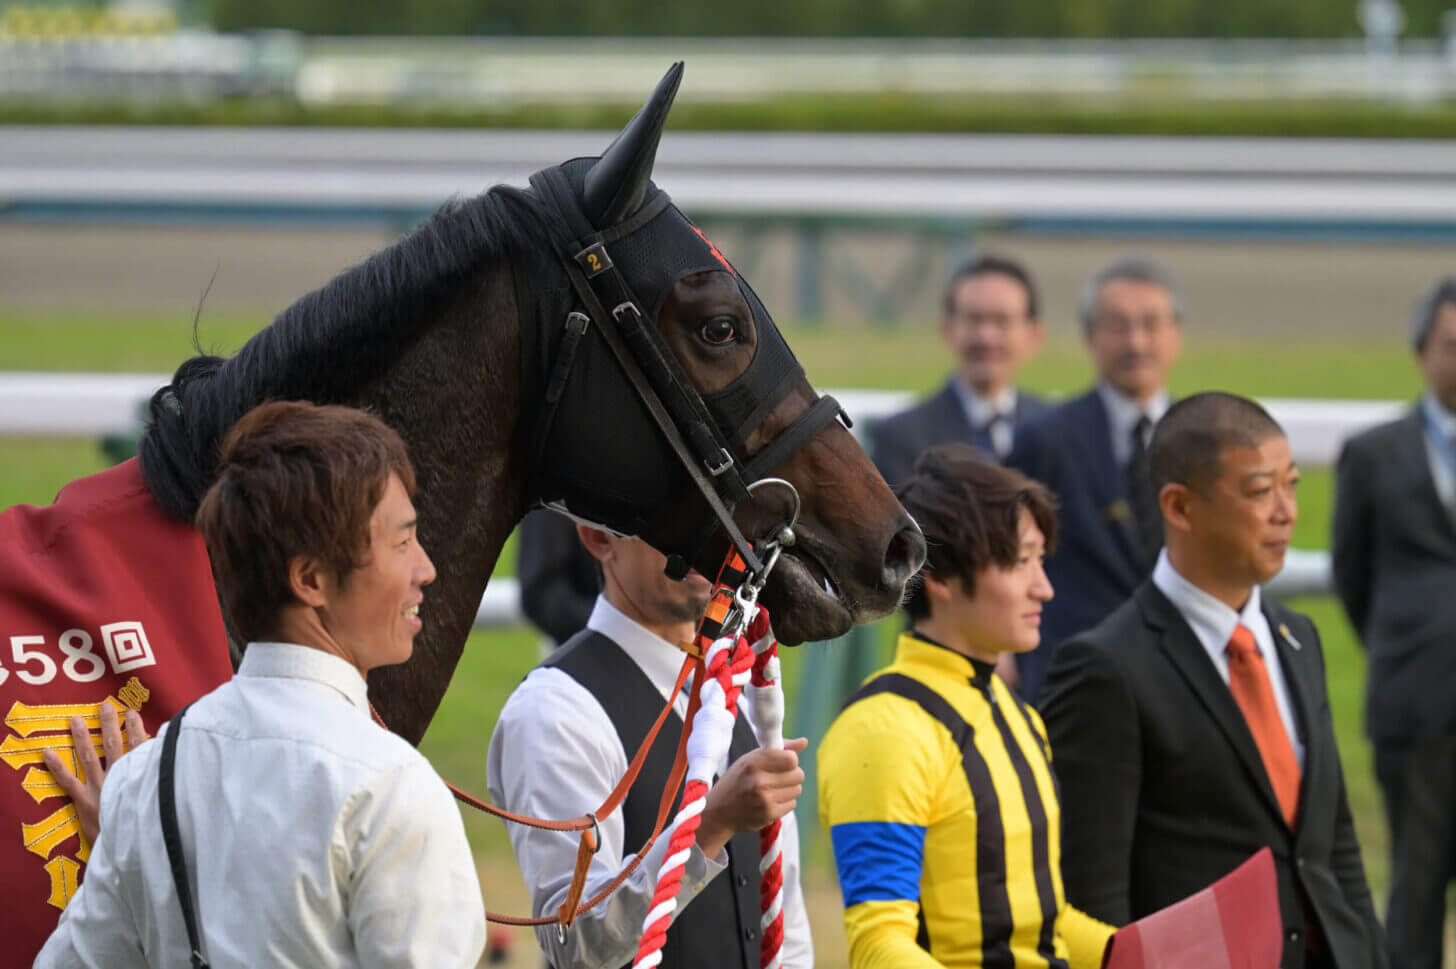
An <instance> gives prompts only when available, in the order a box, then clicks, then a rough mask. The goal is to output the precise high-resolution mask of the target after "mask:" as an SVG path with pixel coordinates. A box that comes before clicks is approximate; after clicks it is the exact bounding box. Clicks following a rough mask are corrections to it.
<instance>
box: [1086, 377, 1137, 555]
mask: <svg viewBox="0 0 1456 969" xmlns="http://www.w3.org/2000/svg"><path fill="white" fill-rule="evenodd" d="M1083 401H1084V404H1083V407H1082V408H1081V409H1082V410H1083V411H1084V412H1085V414H1084V427H1083V429H1082V433H1081V434H1079V435H1078V436H1077V439H1078V441H1079V443H1080V444H1081V447H1082V454H1083V459H1084V461H1085V462H1086V467H1087V468H1089V469H1090V470H1091V472H1092V481H1093V490H1092V495H1093V498H1094V499H1095V501H1096V503H1097V512H1098V514H1099V515H1100V516H1101V517H1102V520H1103V521H1104V522H1105V523H1106V524H1107V529H1108V531H1109V532H1110V533H1111V534H1112V537H1113V541H1114V542H1116V543H1118V544H1119V545H1121V547H1122V552H1123V554H1122V560H1123V564H1124V565H1126V566H1127V567H1128V569H1129V572H1128V576H1129V578H1130V580H1131V583H1133V584H1135V583H1136V582H1138V581H1139V580H1141V579H1142V577H1143V575H1144V572H1143V570H1142V566H1141V565H1139V564H1138V563H1140V562H1141V561H1142V552H1141V551H1139V547H1140V543H1139V541H1138V537H1137V534H1136V532H1135V531H1134V529H1136V527H1137V526H1136V524H1135V523H1134V522H1133V517H1132V508H1131V506H1130V505H1129V504H1128V500H1127V482H1126V481H1124V480H1123V475H1122V473H1121V469H1119V468H1118V466H1117V457H1116V454H1115V448H1114V447H1113V442H1112V421H1111V419H1110V418H1109V417H1108V415H1107V405H1105V404H1104V403H1102V395H1101V394H1099V393H1098V392H1097V389H1096V388H1095V387H1094V388H1093V389H1092V390H1091V392H1090V393H1088V394H1087V395H1086V396H1085V397H1084V398H1083Z"/></svg>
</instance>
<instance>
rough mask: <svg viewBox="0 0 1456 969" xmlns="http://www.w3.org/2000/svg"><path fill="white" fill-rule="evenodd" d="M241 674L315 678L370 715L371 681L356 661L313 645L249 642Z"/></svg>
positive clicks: (298, 678) (244, 652)
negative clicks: (366, 681) (361, 673)
mask: <svg viewBox="0 0 1456 969" xmlns="http://www.w3.org/2000/svg"><path fill="white" fill-rule="evenodd" d="M237 675H238V676H273V677H282V678H284V679H291V680H312V681H314V682H315V683H322V684H323V685H324V686H327V687H331V688H333V689H335V690H337V691H338V692H340V693H342V694H343V696H344V699H346V700H348V701H349V702H350V703H351V704H353V705H354V706H355V707H357V708H358V709H359V710H361V711H362V712H363V713H364V714H365V715H366V716H367V715H368V714H369V684H367V683H365V682H364V677H362V676H360V675H359V670H358V669H357V668H355V666H354V664H353V663H350V662H349V661H348V660H346V659H343V658H341V657H338V656H335V655H333V654H332V653H325V652H324V651H323V650H321V649H315V648H314V647H312V646H300V645H298V644H297V643H249V644H248V646H247V648H246V649H244V650H243V661H242V662H241V663H239V664H238V672H237Z"/></svg>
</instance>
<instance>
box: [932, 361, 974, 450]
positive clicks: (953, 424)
mask: <svg viewBox="0 0 1456 969" xmlns="http://www.w3.org/2000/svg"><path fill="white" fill-rule="evenodd" d="M930 404H931V408H932V409H933V415H932V420H930V421H927V422H926V423H927V424H929V425H931V426H932V427H935V428H936V429H937V439H938V440H946V441H967V442H970V443H975V434H976V430H975V428H973V427H971V421H970V418H968V417H967V416H966V409H965V408H964V407H963V406H961V398H960V394H958V393H956V389H955V377H951V378H950V380H948V381H946V385H945V386H944V387H943V388H941V391H940V393H938V394H936V395H935V397H934V399H933V400H931V402H930Z"/></svg>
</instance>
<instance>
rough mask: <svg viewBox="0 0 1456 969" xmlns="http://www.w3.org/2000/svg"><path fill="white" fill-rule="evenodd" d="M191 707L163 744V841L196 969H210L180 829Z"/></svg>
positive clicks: (174, 722) (174, 723)
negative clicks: (181, 743)
mask: <svg viewBox="0 0 1456 969" xmlns="http://www.w3.org/2000/svg"><path fill="white" fill-rule="evenodd" d="M191 706H192V704H190V703H189V704H187V706H185V707H183V708H182V709H181V710H178V711H177V715H176V716H175V717H173V718H172V723H171V725H170V726H168V728H167V736H166V738H165V739H164V740H163V741H162V765H161V771H160V773H159V774H158V777H157V800H158V802H159V807H160V808H161V813H162V840H163V842H165V843H166V845H167V861H168V863H169V864H170V865H171V866H172V881H173V882H174V883H175V884H176V886H177V901H178V902H180V903H181V904H182V921H183V922H185V923H186V925H187V944H188V945H189V946H190V947H191V949H192V969H209V967H208V964H207V959H206V958H205V957H204V956H203V955H202V942H201V939H200V938H199V937H198V934H197V915H196V913H194V912H193V910H192V889H191V888H190V887H189V885H188V882H187V856H186V855H184V854H183V853H182V832H181V831H179V830H178V828H177V777H176V775H177V738H178V736H180V735H181V733H182V718H183V716H185V715H186V713H187V711H188V710H189V709H190V708H191Z"/></svg>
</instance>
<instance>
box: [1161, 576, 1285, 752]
mask: <svg viewBox="0 0 1456 969" xmlns="http://www.w3.org/2000/svg"><path fill="white" fill-rule="evenodd" d="M1153 584H1154V585H1156V586H1157V587H1158V590H1159V591H1160V592H1162V593H1163V595H1165V596H1167V597H1168V601H1169V602H1171V603H1173V605H1174V607H1175V608H1177V610H1178V612H1179V613H1180V614H1181V615H1182V616H1183V619H1184V621H1185V622H1187V623H1188V626H1189V628H1190V629H1192V630H1193V634H1194V635H1195V636H1197V637H1198V641H1199V642H1200V643H1202V644H1203V648H1204V650H1206V651H1207V653H1208V658H1209V659H1210V660H1212V661H1213V665H1214V668H1215V669H1217V670H1218V675H1219V676H1221V677H1223V681H1224V682H1225V683H1228V682H1229V660H1228V644H1229V640H1230V639H1232V638H1233V635H1234V628H1235V627H1236V626H1240V625H1243V626H1247V627H1248V629H1249V631H1250V632H1252V633H1253V634H1254V643H1255V644H1256V645H1257V646H1258V647H1259V655H1260V657H1262V658H1263V660H1264V668H1265V669H1266V670H1268V671H1269V685H1270V687H1271V688H1272V689H1273V690H1274V704H1275V706H1277V707H1278V708H1279V719H1280V721H1282V722H1283V724H1284V732H1285V733H1287V734H1289V743H1290V744H1291V745H1292V746H1293V747H1294V759H1295V760H1296V761H1298V762H1299V768H1300V770H1303V769H1304V744H1303V743H1301V742H1300V740H1299V728H1298V726H1297V725H1296V722H1295V719H1294V707H1293V706H1292V705H1291V703H1290V698H1289V684H1288V683H1287V682H1285V679H1284V667H1283V665H1282V664H1281V663H1280V662H1279V651H1278V650H1277V649H1275V648H1274V634H1273V632H1272V631H1271V630H1270V629H1269V620H1268V619H1267V618H1265V616H1264V610H1263V606H1262V599H1261V596H1260V592H1259V587H1258V586H1254V589H1253V591H1252V592H1250V593H1249V601H1248V602H1246V603H1244V608H1243V609H1242V610H1240V611H1237V612H1236V611H1234V610H1233V609H1231V608H1229V607H1228V605H1227V604H1225V603H1224V602H1222V601H1220V600H1219V599H1217V598H1215V597H1214V596H1212V595H1209V594H1208V593H1207V592H1204V591H1203V590H1202V589H1200V588H1198V586H1196V585H1194V584H1193V583H1192V582H1189V581H1188V580H1187V579H1185V578H1183V576H1181V575H1179V574H1178V570H1177V569H1175V568H1173V563H1172V562H1170V561H1168V553H1167V551H1166V550H1165V551H1164V552H1163V553H1162V554H1161V555H1159V556H1158V564H1157V566H1156V567H1155V568H1154V569H1153Z"/></svg>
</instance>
